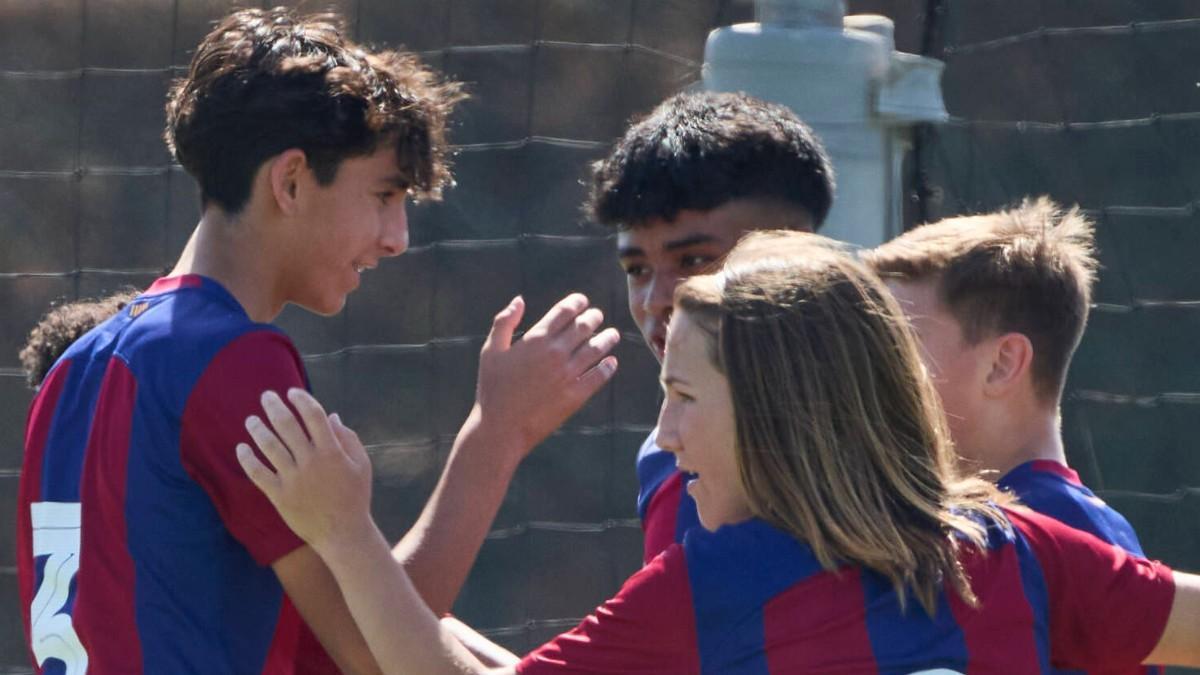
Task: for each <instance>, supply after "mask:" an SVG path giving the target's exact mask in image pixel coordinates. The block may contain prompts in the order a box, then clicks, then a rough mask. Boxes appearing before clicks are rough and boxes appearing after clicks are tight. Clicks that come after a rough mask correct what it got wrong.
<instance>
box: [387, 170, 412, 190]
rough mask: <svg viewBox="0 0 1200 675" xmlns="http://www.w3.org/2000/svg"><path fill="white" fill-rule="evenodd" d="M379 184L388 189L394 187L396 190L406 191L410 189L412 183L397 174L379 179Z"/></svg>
mask: <svg viewBox="0 0 1200 675" xmlns="http://www.w3.org/2000/svg"><path fill="white" fill-rule="evenodd" d="M379 182H380V183H383V184H385V185H388V186H389V187H394V188H396V189H397V190H407V189H408V188H410V187H412V183H411V182H410V181H409V180H408V178H407V177H405V176H404V175H403V174H399V173H396V174H392V175H390V176H388V177H387V178H383V179H380V181H379Z"/></svg>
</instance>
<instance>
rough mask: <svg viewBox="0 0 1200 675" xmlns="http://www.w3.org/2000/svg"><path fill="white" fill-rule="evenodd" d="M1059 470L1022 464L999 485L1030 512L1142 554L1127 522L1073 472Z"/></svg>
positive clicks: (1065, 469)
mask: <svg viewBox="0 0 1200 675" xmlns="http://www.w3.org/2000/svg"><path fill="white" fill-rule="evenodd" d="M1044 464H1049V463H1044ZM1062 469H1063V470H1064V471H1047V470H1038V469H1036V468H1034V467H1031V466H1030V465H1022V466H1021V467H1018V468H1017V469H1015V470H1014V471H1012V472H1010V473H1009V474H1008V475H1006V476H1005V477H1004V479H1003V480H1002V482H1001V484H1002V485H1003V486H1004V487H1007V488H1008V489H1010V490H1012V492H1013V493H1014V494H1015V495H1016V496H1017V497H1018V498H1019V499H1020V500H1021V503H1023V504H1024V505H1025V506H1027V507H1029V508H1031V509H1033V510H1034V511H1036V512H1038V513H1040V514H1043V515H1045V516H1049V517H1050V518H1053V519H1055V520H1057V521H1059V522H1061V523H1063V524H1066V525H1068V526H1070V527H1073V528H1075V529H1078V530H1082V531H1084V532H1088V533H1090V534H1093V535H1095V536H1097V537H1099V538H1100V539H1102V540H1104V541H1105V542H1107V543H1110V544H1116V545H1118V546H1120V547H1122V548H1124V549H1125V550H1127V551H1129V552H1131V553H1134V554H1135V555H1139V556H1140V555H1143V553H1142V547H1141V544H1140V542H1139V541H1138V538H1137V534H1136V533H1135V532H1134V530H1133V526H1132V525H1130V524H1129V521H1128V520H1126V519H1125V517H1124V516H1122V515H1121V514H1120V513H1119V512H1117V511H1116V510H1115V509H1113V508H1112V507H1111V506H1109V505H1108V504H1107V503H1106V502H1105V501H1104V500H1102V499H1101V498H1100V497H1098V496H1096V494H1095V493H1094V492H1092V491H1091V490H1090V489H1088V488H1087V486H1085V485H1084V484H1083V483H1081V482H1080V481H1079V480H1078V477H1077V476H1076V475H1075V473H1074V472H1073V471H1071V470H1070V469H1067V468H1066V467H1062Z"/></svg>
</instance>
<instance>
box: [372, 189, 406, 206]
mask: <svg viewBox="0 0 1200 675" xmlns="http://www.w3.org/2000/svg"><path fill="white" fill-rule="evenodd" d="M398 194H400V193H399V191H398V190H386V191H384V192H377V193H376V194H375V196H376V197H377V198H379V203H380V204H383V205H384V206H387V205H388V203H390V202H391V201H392V200H393V199H395V198H396V195H398Z"/></svg>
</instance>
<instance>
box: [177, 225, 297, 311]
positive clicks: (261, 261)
mask: <svg viewBox="0 0 1200 675" xmlns="http://www.w3.org/2000/svg"><path fill="white" fill-rule="evenodd" d="M250 222H252V221H251V219H250V218H242V217H229V216H226V215H225V214H224V213H222V212H220V210H218V209H216V208H206V209H205V211H204V215H203V216H202V217H201V218H200V222H199V223H198V224H197V225H196V229H195V230H194V231H193V232H192V236H191V239H189V240H188V243H187V246H186V247H184V250H183V253H182V254H181V255H180V256H179V260H178V261H177V262H176V263H175V267H174V268H173V269H172V270H171V276H176V275H181V274H201V275H204V276H206V277H209V278H211V279H213V280H215V281H217V282H218V283H220V284H221V285H222V286H224V287H225V289H226V290H228V291H229V292H230V293H231V294H232V295H233V297H234V298H235V299H236V300H237V301H238V303H239V304H241V306H242V308H243V309H244V310H245V311H246V314H247V315H248V316H249V317H250V318H251V319H253V320H254V321H258V322H262V323H268V322H270V321H273V320H274V319H275V317H276V316H278V315H279V313H280V312H281V311H283V304H284V303H283V302H282V301H280V300H279V299H278V298H279V297H281V295H282V294H280V293H279V292H278V291H277V288H276V287H277V285H278V278H277V277H278V274H277V271H278V270H277V269H276V268H277V265H274V264H272V260H271V258H270V255H269V252H270V251H271V247H269V246H266V245H265V244H266V242H265V241H264V236H263V232H262V231H261V228H258V227H253V226H251V225H250V224H249V223H250Z"/></svg>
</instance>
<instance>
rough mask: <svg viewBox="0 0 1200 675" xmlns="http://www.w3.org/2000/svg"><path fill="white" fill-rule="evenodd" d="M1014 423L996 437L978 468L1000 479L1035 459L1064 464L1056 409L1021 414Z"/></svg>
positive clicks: (1060, 431) (1006, 426)
mask: <svg viewBox="0 0 1200 675" xmlns="http://www.w3.org/2000/svg"><path fill="white" fill-rule="evenodd" d="M1013 421H1014V423H1013V424H1008V425H1005V428H1004V429H1003V430H1002V432H1001V433H998V434H995V438H996V440H997V442H996V443H995V444H993V445H991V446H990V447H989V450H990V453H989V454H988V455H987V456H986V458H985V459H984V460H983V461H982V462H981V463H980V467H979V468H980V469H983V470H985V471H989V472H995V473H994V474H992V475H993V476H994V477H995V478H999V477H1001V476H1003V475H1005V474H1006V473H1008V472H1009V471H1012V470H1013V469H1015V468H1017V467H1018V466H1020V465H1022V464H1024V463H1026V462H1032V461H1035V460H1049V461H1052V462H1058V463H1059V464H1062V465H1064V466H1065V465H1066V464H1067V455H1066V452H1065V451H1064V449H1063V442H1062V429H1061V426H1060V422H1059V415H1058V410H1057V408H1054V409H1051V410H1038V411H1037V412H1036V413H1033V414H1027V415H1020V416H1018V417H1015V418H1014V420H1013Z"/></svg>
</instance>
